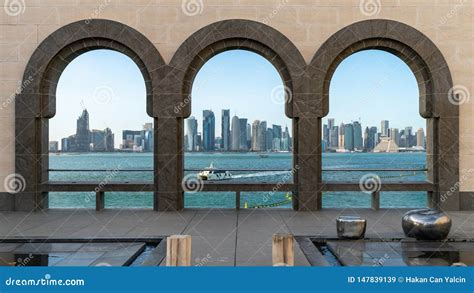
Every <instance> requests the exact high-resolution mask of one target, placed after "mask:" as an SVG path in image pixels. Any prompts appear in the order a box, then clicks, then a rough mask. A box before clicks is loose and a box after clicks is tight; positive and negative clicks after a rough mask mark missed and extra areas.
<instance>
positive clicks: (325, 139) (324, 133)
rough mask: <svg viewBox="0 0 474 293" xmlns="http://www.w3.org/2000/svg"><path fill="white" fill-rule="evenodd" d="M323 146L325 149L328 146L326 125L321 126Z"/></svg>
mask: <svg viewBox="0 0 474 293" xmlns="http://www.w3.org/2000/svg"><path fill="white" fill-rule="evenodd" d="M323 144H324V146H325V147H328V146H329V128H328V125H327V124H324V125H323Z"/></svg>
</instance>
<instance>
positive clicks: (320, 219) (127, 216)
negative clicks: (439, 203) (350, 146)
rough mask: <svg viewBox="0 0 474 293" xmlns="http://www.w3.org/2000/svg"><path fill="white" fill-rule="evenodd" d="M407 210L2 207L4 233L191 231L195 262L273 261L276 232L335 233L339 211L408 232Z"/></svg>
mask: <svg viewBox="0 0 474 293" xmlns="http://www.w3.org/2000/svg"><path fill="white" fill-rule="evenodd" d="M405 212H406V210H399V209H386V210H379V211H372V210H368V209H354V210H351V209H345V210H332V209H327V210H322V211H318V212H295V211H292V210H283V209H280V210H279V209H271V210H270V209H269V210H262V209H257V210H243V211H240V212H237V211H234V210H219V209H202V210H185V211H182V212H154V211H151V210H118V209H117V210H104V211H100V212H96V211H93V210H50V211H48V212H46V213H44V212H36V213H23V212H1V213H0V237H2V238H10V237H19V236H21V237H49V238H101V237H103V238H109V237H115V238H122V237H126V238H138V237H159V236H167V235H171V234H190V235H192V236H193V245H192V258H193V261H194V264H196V265H220V266H234V265H238V266H262V265H271V258H272V256H271V236H272V234H274V233H292V234H294V235H303V236H320V237H335V236H336V222H335V221H336V218H337V217H338V216H340V215H360V216H362V217H365V218H366V219H367V222H368V226H367V232H366V236H367V237H370V238H390V237H394V238H403V237H404V236H403V231H402V228H401V217H402V215H403V214H404V213H405ZM450 216H451V218H452V220H453V227H452V229H451V233H450V236H449V237H451V238H474V225H473V224H472V222H473V220H474V213H472V212H452V213H450ZM295 254H296V265H301V266H306V265H309V263H308V261H307V260H306V258H305V257H304V255H303V253H302V252H301V250H300V249H299V247H298V246H297V247H296V251H295Z"/></svg>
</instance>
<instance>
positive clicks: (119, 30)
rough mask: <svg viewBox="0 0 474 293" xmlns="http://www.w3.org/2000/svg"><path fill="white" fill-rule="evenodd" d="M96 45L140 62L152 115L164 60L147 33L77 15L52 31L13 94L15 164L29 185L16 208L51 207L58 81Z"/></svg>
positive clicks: (33, 56)
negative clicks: (45, 186)
mask: <svg viewBox="0 0 474 293" xmlns="http://www.w3.org/2000/svg"><path fill="white" fill-rule="evenodd" d="M95 49H110V50H115V51H118V52H120V53H123V54H125V55H127V56H128V57H130V58H131V59H132V60H133V61H134V62H135V63H136V64H137V66H138V68H139V69H140V71H141V73H142V75H143V78H144V81H145V87H146V92H147V93H146V95H147V98H146V99H147V113H148V114H149V115H150V116H152V112H153V111H152V109H153V100H154V97H155V96H156V94H157V92H156V86H155V85H157V83H158V80H159V74H158V72H159V70H160V68H163V66H164V65H165V62H164V61H163V58H162V57H161V55H160V54H159V52H158V51H157V49H156V47H155V46H154V45H153V44H152V43H151V42H150V41H149V40H148V39H147V38H146V37H145V36H143V35H142V34H141V33H139V32H138V31H136V30H135V29H133V28H131V27H129V26H127V25H125V24H122V23H119V22H116V21H111V20H104V19H93V20H82V21H77V22H74V23H71V24H68V25H66V26H63V27H61V28H59V29H58V30H56V31H55V32H53V33H52V34H50V35H49V36H48V37H47V38H46V39H45V40H44V41H43V42H41V44H40V45H39V46H38V47H37V48H36V50H35V51H34V52H33V54H32V56H31V58H30V60H29V61H28V63H27V65H26V68H25V72H24V75H23V84H24V85H25V86H24V87H22V92H21V93H20V94H18V95H17V96H16V98H15V134H16V138H15V169H16V173H18V174H20V175H21V176H23V177H24V178H25V182H26V185H25V189H24V190H23V191H22V192H20V193H18V194H16V195H15V207H14V209H15V210H25V211H31V210H38V209H45V208H48V199H47V192H44V191H43V190H42V188H41V184H42V183H43V182H45V181H47V180H48V119H50V118H52V117H53V116H54V115H55V113H56V107H55V104H56V98H55V95H56V86H57V83H58V80H59V77H60V75H61V73H62V71H63V70H64V68H65V67H66V66H67V65H68V64H69V63H70V62H71V61H72V60H73V59H74V58H75V57H77V56H79V55H81V54H82V53H85V52H87V51H90V50H95ZM155 129H156V127H155ZM155 132H156V130H155ZM155 173H156V170H155ZM155 177H156V176H155ZM155 201H156V200H155Z"/></svg>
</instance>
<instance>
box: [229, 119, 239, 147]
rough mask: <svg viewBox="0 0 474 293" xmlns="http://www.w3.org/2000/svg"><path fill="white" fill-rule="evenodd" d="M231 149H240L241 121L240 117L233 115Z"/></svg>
mask: <svg viewBox="0 0 474 293" xmlns="http://www.w3.org/2000/svg"><path fill="white" fill-rule="evenodd" d="M230 143H231V146H232V147H231V149H232V150H233V151H238V150H239V149H240V121H239V117H237V116H234V117H232V129H231V142H230Z"/></svg>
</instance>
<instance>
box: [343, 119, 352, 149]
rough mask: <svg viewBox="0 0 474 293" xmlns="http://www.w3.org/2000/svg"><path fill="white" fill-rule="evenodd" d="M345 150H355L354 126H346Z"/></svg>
mask: <svg viewBox="0 0 474 293" xmlns="http://www.w3.org/2000/svg"><path fill="white" fill-rule="evenodd" d="M344 149H346V150H348V151H353V150H354V126H353V125H352V124H345V125H344Z"/></svg>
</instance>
